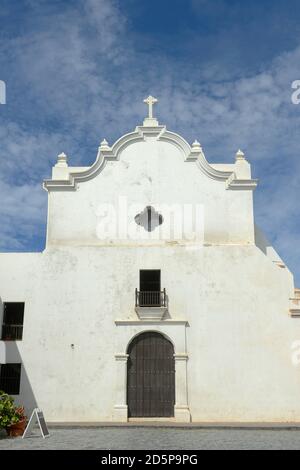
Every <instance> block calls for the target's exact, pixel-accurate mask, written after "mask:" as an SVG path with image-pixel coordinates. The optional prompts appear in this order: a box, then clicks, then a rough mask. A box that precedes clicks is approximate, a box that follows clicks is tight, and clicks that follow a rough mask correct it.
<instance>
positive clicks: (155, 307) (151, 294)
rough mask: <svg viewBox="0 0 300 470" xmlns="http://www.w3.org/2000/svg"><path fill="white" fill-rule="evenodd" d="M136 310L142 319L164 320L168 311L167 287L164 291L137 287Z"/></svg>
mask: <svg viewBox="0 0 300 470" xmlns="http://www.w3.org/2000/svg"><path fill="white" fill-rule="evenodd" d="M135 311H136V313H137V315H138V317H139V319H140V320H152V321H153V320H162V318H163V316H164V314H165V312H166V311H167V295H166V289H164V290H162V291H138V290H137V289H135Z"/></svg>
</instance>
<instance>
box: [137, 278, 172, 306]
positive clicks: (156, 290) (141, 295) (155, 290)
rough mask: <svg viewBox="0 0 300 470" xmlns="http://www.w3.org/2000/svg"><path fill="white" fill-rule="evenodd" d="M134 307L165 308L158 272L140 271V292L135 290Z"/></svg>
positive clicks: (163, 292) (164, 295)
mask: <svg viewBox="0 0 300 470" xmlns="http://www.w3.org/2000/svg"><path fill="white" fill-rule="evenodd" d="M135 303H136V306H139V307H161V306H165V303H166V293H165V289H164V290H163V291H161V287H160V270H159V269H142V270H140V290H139V291H138V290H137V289H136V300H135Z"/></svg>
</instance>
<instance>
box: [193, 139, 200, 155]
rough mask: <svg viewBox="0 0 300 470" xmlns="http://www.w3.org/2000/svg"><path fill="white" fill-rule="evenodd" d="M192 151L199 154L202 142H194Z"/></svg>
mask: <svg viewBox="0 0 300 470" xmlns="http://www.w3.org/2000/svg"><path fill="white" fill-rule="evenodd" d="M192 150H194V151H197V152H201V150H202V149H201V144H200V142H198V140H194V142H193V143H192Z"/></svg>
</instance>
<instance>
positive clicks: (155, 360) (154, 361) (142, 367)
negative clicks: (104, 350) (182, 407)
mask: <svg viewBox="0 0 300 470" xmlns="http://www.w3.org/2000/svg"><path fill="white" fill-rule="evenodd" d="M128 354H129V357H128V369H127V403H128V415H129V417H145V418H147V417H149V418H150V417H171V416H174V404H175V360H174V348H173V345H172V344H171V343H170V341H168V340H167V339H166V338H165V337H164V336H162V335H161V334H159V333H155V332H147V333H142V334H140V335H139V336H137V337H136V338H134V340H133V341H132V343H131V344H130V346H129V349H128Z"/></svg>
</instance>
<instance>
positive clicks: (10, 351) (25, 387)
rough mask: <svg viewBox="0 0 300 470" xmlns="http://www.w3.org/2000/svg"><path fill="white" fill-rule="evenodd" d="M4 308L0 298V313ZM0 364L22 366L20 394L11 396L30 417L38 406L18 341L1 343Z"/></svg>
mask: <svg viewBox="0 0 300 470" xmlns="http://www.w3.org/2000/svg"><path fill="white" fill-rule="evenodd" d="M2 306H3V303H2V301H1V298H0V312H1V311H2V312H3V309H2V308H1V307H2ZM0 322H1V323H0V325H2V315H0ZM0 329H1V328H0ZM0 364H22V365H21V381H20V394H19V395H12V394H10V395H12V396H13V398H14V399H15V403H16V404H17V405H19V406H24V407H25V410H26V414H27V416H28V417H29V416H30V415H31V413H32V410H33V409H34V408H37V407H38V405H37V401H36V398H35V395H34V392H33V389H32V386H31V384H30V379H29V377H28V374H27V370H26V363H24V361H23V360H22V355H21V353H20V350H19V347H18V341H0Z"/></svg>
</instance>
